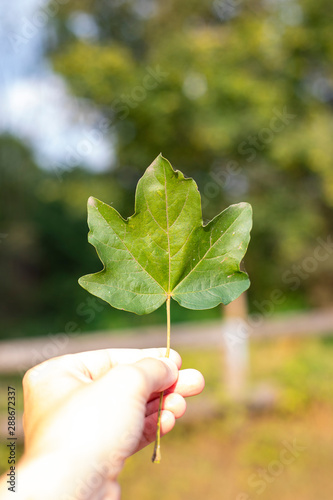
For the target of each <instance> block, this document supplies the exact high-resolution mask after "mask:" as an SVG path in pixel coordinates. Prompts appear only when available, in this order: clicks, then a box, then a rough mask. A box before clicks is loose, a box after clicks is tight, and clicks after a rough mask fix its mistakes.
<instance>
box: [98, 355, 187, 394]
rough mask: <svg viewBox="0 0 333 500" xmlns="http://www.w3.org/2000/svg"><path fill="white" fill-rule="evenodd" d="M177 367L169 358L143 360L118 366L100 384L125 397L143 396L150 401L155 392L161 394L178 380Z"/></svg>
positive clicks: (100, 380)
mask: <svg viewBox="0 0 333 500" xmlns="http://www.w3.org/2000/svg"><path fill="white" fill-rule="evenodd" d="M178 374H179V371H178V368H177V365H176V364H175V363H174V361H172V360H171V359H169V358H158V359H157V358H143V359H140V360H139V361H136V362H135V363H131V364H128V365H125V364H124V365H118V366H117V367H115V368H113V369H111V370H110V371H109V372H108V373H106V374H105V375H104V376H103V377H102V378H101V379H99V381H98V382H100V383H103V385H104V384H107V386H108V387H109V389H111V387H112V388H113V389H114V390H115V392H118V393H119V392H120V393H121V394H122V395H123V396H125V395H126V396H136V397H137V396H139V395H140V396H141V397H142V398H143V399H145V400H146V401H148V399H149V396H150V395H151V394H152V393H153V392H161V391H164V390H165V389H167V388H168V387H170V386H172V385H173V384H174V383H175V382H177V380H178Z"/></svg>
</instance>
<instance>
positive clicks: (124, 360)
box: [70, 347, 182, 380]
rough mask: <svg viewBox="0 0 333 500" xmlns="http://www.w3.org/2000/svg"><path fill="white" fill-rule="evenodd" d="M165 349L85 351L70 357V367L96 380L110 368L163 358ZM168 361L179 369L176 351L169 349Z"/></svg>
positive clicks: (180, 362) (179, 359)
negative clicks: (78, 369)
mask: <svg viewBox="0 0 333 500" xmlns="http://www.w3.org/2000/svg"><path fill="white" fill-rule="evenodd" d="M165 354H166V348H164V347H159V348H150V349H99V350H96V351H85V352H80V353H77V354H73V355H70V356H71V358H72V359H71V361H70V362H71V364H72V367H75V368H81V371H85V374H86V375H87V376H88V377H89V378H90V379H91V380H96V379H98V378H100V377H102V376H103V375H104V374H105V373H107V372H108V371H109V370H111V369H112V368H114V367H116V366H119V365H124V364H127V365H128V364H132V363H136V362H137V361H140V360H141V359H145V358H157V359H159V358H165ZM170 359H171V360H172V361H173V362H174V363H175V364H176V366H177V368H178V369H180V368H181V365H182V359H181V357H180V355H179V354H178V352H177V351H174V350H173V349H170Z"/></svg>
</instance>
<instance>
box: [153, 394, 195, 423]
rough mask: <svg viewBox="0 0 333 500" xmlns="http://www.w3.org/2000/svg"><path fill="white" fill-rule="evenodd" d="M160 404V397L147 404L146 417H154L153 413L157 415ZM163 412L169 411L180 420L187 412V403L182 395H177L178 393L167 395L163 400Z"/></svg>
mask: <svg viewBox="0 0 333 500" xmlns="http://www.w3.org/2000/svg"><path fill="white" fill-rule="evenodd" d="M159 403H160V398H159V397H158V398H156V399H153V400H152V401H150V402H149V403H147V408H146V417H148V416H149V415H152V414H153V413H157V411H158V407H159ZM162 410H168V411H170V412H172V413H173V414H174V416H175V418H180V417H182V416H183V415H184V413H185V411H186V401H185V399H184V398H183V397H182V396H181V395H180V394H177V393H176V392H173V393H171V394H167V395H166V396H165V397H164V398H163V404H162Z"/></svg>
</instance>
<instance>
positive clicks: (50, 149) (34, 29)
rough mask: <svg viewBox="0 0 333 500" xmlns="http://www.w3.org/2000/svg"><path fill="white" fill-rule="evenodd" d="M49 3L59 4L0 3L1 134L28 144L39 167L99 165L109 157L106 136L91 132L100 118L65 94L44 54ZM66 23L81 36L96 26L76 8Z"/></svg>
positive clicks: (20, 0) (39, 0)
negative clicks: (17, 138)
mask: <svg viewBox="0 0 333 500" xmlns="http://www.w3.org/2000/svg"><path fill="white" fill-rule="evenodd" d="M62 2H63V3H64V0H62ZM51 6H53V8H55V9H57V8H59V5H58V4H57V0H53V1H52V2H51V3H50V4H49V8H48V2H47V0H15V2H12V3H10V4H8V3H7V2H1V3H0V19H1V21H0V133H11V134H14V135H16V136H18V137H19V138H20V139H21V140H23V141H24V142H25V143H27V144H28V145H29V146H30V147H31V148H32V149H33V152H34V156H35V159H36V161H37V162H38V164H39V165H40V166H41V167H43V168H47V169H54V170H57V172H59V171H60V170H69V169H72V168H73V167H74V166H76V165H78V164H82V165H83V166H85V167H87V168H89V169H93V170H97V171H98V170H104V169H106V168H108V167H109V166H110V164H112V162H113V159H114V158H113V149H112V144H111V141H110V138H109V137H104V136H102V135H101V134H97V133H96V123H98V121H99V120H100V119H101V117H100V116H99V115H98V113H97V111H96V110H94V109H92V108H91V107H90V108H88V106H87V104H86V103H85V102H82V101H80V100H78V99H76V98H74V97H73V96H71V95H70V93H69V91H68V88H67V87H66V83H65V81H64V80H63V79H62V78H61V77H60V76H59V75H57V74H55V73H54V72H53V70H52V68H51V65H50V63H49V62H48V61H47V60H46V58H45V56H44V47H45V40H46V36H47V35H49V34H50V30H51V26H50V24H49V23H48V21H49V20H50V17H51V16H52V10H51ZM60 8H61V6H60ZM70 28H71V29H72V30H73V31H74V32H75V34H76V35H77V36H81V37H83V38H91V37H93V36H94V34H96V33H95V30H96V29H97V28H96V26H95V25H94V23H93V20H92V19H91V18H89V16H87V15H85V14H83V13H80V12H77V13H76V14H75V15H74V16H73V17H72V19H71V20H70ZM46 30H49V31H48V32H47V31H46Z"/></svg>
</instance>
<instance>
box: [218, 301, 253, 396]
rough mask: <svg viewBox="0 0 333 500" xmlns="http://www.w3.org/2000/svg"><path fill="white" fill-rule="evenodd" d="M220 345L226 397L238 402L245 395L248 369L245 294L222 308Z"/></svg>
mask: <svg viewBox="0 0 333 500" xmlns="http://www.w3.org/2000/svg"><path fill="white" fill-rule="evenodd" d="M223 309H224V322H223V327H222V339H223V340H222V343H223V347H224V349H223V351H224V356H225V374H224V375H225V386H226V390H227V394H228V396H229V397H230V398H231V399H233V400H240V399H242V398H243V397H244V395H245V390H246V382H247V375H248V368H249V331H248V322H247V316H248V309H247V300H246V294H245V293H243V294H242V295H240V296H239V297H238V298H237V299H236V300H234V301H233V302H231V303H230V304H229V305H227V306H224V307H223Z"/></svg>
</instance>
